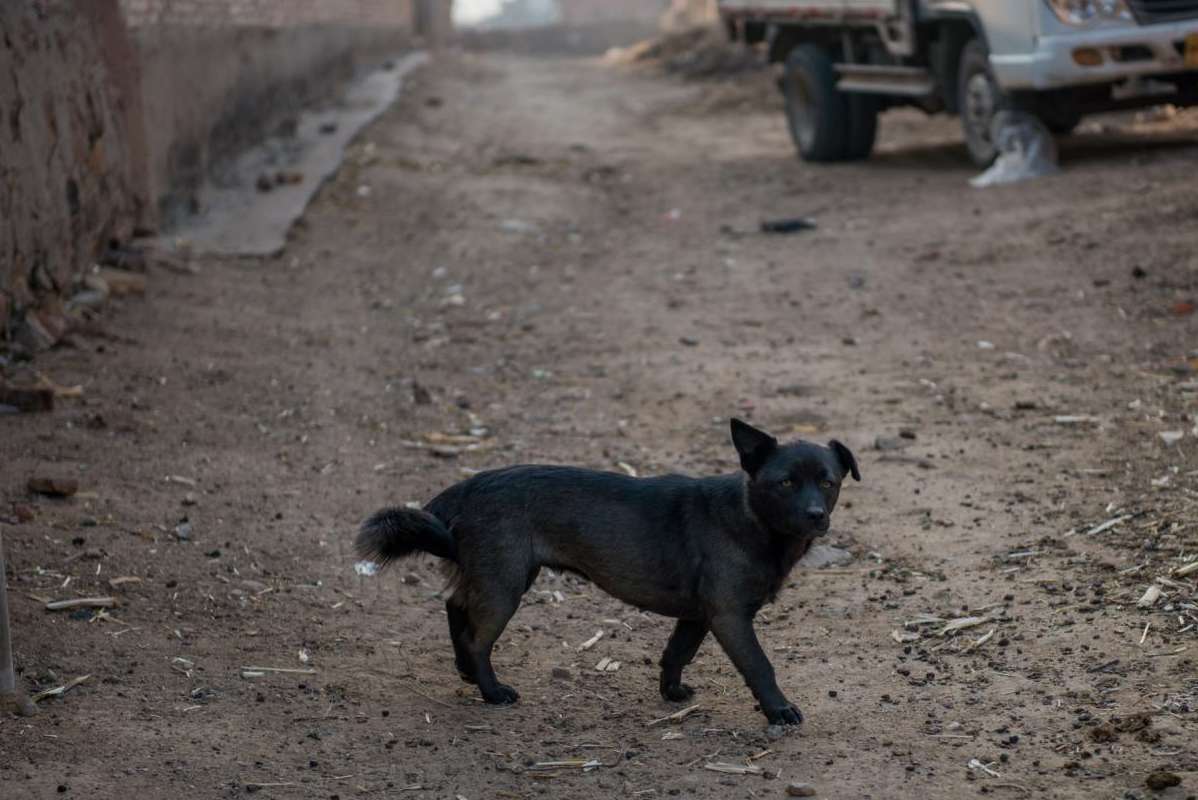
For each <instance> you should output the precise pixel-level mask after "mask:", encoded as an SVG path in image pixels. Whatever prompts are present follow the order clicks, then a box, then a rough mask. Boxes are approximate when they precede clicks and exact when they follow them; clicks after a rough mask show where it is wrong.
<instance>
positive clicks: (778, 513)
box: [732, 419, 861, 537]
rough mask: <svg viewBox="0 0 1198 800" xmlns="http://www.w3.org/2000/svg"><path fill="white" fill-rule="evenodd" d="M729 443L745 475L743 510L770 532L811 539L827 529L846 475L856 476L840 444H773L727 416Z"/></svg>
mask: <svg viewBox="0 0 1198 800" xmlns="http://www.w3.org/2000/svg"><path fill="white" fill-rule="evenodd" d="M732 444H733V445H735V446H736V452H737V453H738V454H739V455H740V465H741V467H743V468H744V471H745V473H746V474H747V475H748V502H749V509H750V510H751V511H752V512H753V514H754V515H756V516H757V519H758V520H759V521H760V522H761V523H763V524H765V525H766V526H767V527H769V528H770V529H771V530H774V531H778V532H780V533H783V534H788V535H793V536H801V537H813V536H821V535H823V534H824V533H827V531H828V522H829V518H830V517H831V516H832V509H833V508H835V507H836V499H837V498H838V497H839V496H840V484H841V482H842V481H843V480H844V479H845V477H846V476H848V475H852V476H853V480H858V481H859V480H861V472H860V470H858V469H857V459H855V458H853V454H852V452H850V451H849V449H848V448H847V447H845V446H844V445H843V444H841V443H840V442H838V441H836V440H835V439H833V440H832V441H830V442H828V446H827V447H824V446H823V445H818V444H813V443H812V442H802V441H799V442H790V443H788V444H779V443H778V440H777V439H775V438H774V437H773V436H770V435H769V434H768V433H766V432H765V431H760V430H757V429H756V428H754V427H753V426H752V425H749V424H748V423H746V422H741V421H740V420H739V419H733V420H732Z"/></svg>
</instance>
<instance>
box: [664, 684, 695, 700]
mask: <svg viewBox="0 0 1198 800" xmlns="http://www.w3.org/2000/svg"><path fill="white" fill-rule="evenodd" d="M661 696H662V697H664V698H665V699H667V700H672V701H674V702H675V703H680V702H682V701H683V700H690V699H691V698H692V697H694V696H695V690H694V689H693V688H691V687H690V686H688V685H687V684H685V683H671V684H670V685H669V686H667V687H665V688H664V689H662V690H661Z"/></svg>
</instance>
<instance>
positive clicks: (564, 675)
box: [552, 667, 574, 681]
mask: <svg viewBox="0 0 1198 800" xmlns="http://www.w3.org/2000/svg"><path fill="white" fill-rule="evenodd" d="M552 675H553V677H555V678H558V679H559V680H563V681H568V680H570V679H571V678H573V677H574V674H573V673H572V672H570V670H568V669H566V668H565V667H554V668H553V671H552Z"/></svg>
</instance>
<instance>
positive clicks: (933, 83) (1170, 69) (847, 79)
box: [719, 0, 1198, 166]
mask: <svg viewBox="0 0 1198 800" xmlns="http://www.w3.org/2000/svg"><path fill="white" fill-rule="evenodd" d="M719 8H720V15H721V19H722V21H723V24H724V26H725V28H726V29H727V31H728V33H729V35H730V36H731V37H732V38H733V39H735V40H737V41H741V42H744V43H745V44H748V45H754V46H759V47H763V48H765V50H766V52H767V53H768V56H769V59H770V61H772V62H776V63H779V64H781V65H782V76H781V78H780V81H779V86H780V88H781V89H782V92H783V94H784V95H785V98H786V107H787V120H788V123H789V125H790V131H791V135H792V137H793V138H794V141H795V146H796V148H797V149H798V151H799V154H800V156H801V157H802V158H804V159H805V160H808V161H842V160H848V159H860V158H866V157H867V156H868V155H869V154H870V152H871V151H872V149H873V144H874V137H875V133H876V129H877V115H878V114H879V113H880V112H881V111H883V110H885V109H887V108H892V107H895V106H901V105H911V106H916V107H918V108H921V109H923V110H924V111H926V112H928V113H938V112H946V113H951V114H957V115H959V116H960V118H961V122H962V128H963V130H964V133H965V143H966V147H967V148H968V151H969V154H970V157H971V158H972V159H973V160H974V161H975V162H976V163H977V164H979V165H981V166H985V165H988V164H989V163H990V162H991V161H993V159H994V158H995V156H996V154H997V153H996V150H995V146H994V143H993V141H992V135H991V127H992V122H993V119H994V116H995V114H997V113H998V112H999V111H1002V110H1005V109H1012V110H1014V109H1018V110H1023V111H1028V112H1030V113H1033V114H1035V115H1036V116H1038V117H1039V118H1040V119H1041V120H1042V121H1043V122H1044V123H1045V125H1047V126H1048V128H1049V129H1050V130H1052V131H1053V132H1054V133H1068V132H1069V131H1071V130H1072V129H1073V128H1074V127H1075V126H1076V125H1077V124H1078V122H1079V121H1080V120H1081V119H1082V117H1084V116H1085V115H1086V114H1092V113H1097V112H1102V111H1113V110H1119V109H1129V108H1140V107H1144V106H1150V105H1156V104H1160V103H1173V104H1175V105H1178V106H1187V105H1196V104H1198V0H720V2H719Z"/></svg>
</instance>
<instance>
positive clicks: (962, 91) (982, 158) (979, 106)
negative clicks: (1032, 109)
mask: <svg viewBox="0 0 1198 800" xmlns="http://www.w3.org/2000/svg"><path fill="white" fill-rule="evenodd" d="M957 107H958V108H959V109H961V127H962V128H963V129H964V131H965V146H966V148H968V150H969V157H970V158H972V159H973V163H975V164H977V165H978V166H979V167H988V166H990V164H991V163H992V162H993V161H994V159H995V157H996V156H997V155H998V150H997V149H996V148H995V146H994V142H993V141H991V136H990V125H991V123H992V122H993V121H994V115H995V114H997V113H998V112H999V111H1002V110H1003V109H1004V108H1006V107H1007V98H1006V96H1005V95H1003V93H1002V90H1001V89H999V88H998V82H997V81H995V80H994V73H992V72H991V71H990V54H989V52H988V51H987V50H986V45H985V44H984V43H983V42H982V41H981V40H980V39H972V40H970V41H969V43H968V44H966V45H965V47H964V48H963V49H962V50H961V64H960V68H959V70H958V78H957Z"/></svg>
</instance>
